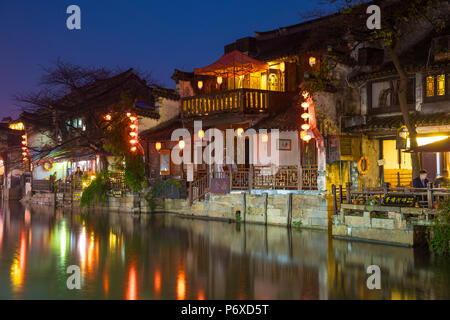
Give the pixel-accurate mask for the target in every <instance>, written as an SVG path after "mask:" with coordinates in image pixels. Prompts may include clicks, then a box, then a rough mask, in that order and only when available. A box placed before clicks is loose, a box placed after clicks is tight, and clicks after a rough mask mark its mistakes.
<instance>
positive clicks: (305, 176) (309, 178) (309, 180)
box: [302, 166, 319, 190]
mask: <svg viewBox="0 0 450 320" xmlns="http://www.w3.org/2000/svg"><path fill="white" fill-rule="evenodd" d="M318 176H319V173H318V168H317V166H310V167H309V168H302V190H317V177H318Z"/></svg>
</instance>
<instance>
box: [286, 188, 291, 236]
mask: <svg viewBox="0 0 450 320" xmlns="http://www.w3.org/2000/svg"><path fill="white" fill-rule="evenodd" d="M286 219H287V221H286V223H287V226H288V228H290V227H291V221H292V193H288V194H287V197H286Z"/></svg>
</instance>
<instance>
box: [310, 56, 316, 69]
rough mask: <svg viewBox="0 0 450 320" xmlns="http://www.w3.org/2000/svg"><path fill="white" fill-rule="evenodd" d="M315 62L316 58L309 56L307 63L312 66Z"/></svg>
mask: <svg viewBox="0 0 450 320" xmlns="http://www.w3.org/2000/svg"><path fill="white" fill-rule="evenodd" d="M315 64H316V58H315V57H309V65H310V66H311V67H312V66H314V65H315Z"/></svg>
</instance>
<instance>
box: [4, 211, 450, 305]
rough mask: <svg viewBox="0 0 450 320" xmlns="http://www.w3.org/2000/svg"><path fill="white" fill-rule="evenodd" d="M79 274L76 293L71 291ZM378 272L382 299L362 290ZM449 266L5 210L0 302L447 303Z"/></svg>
mask: <svg viewBox="0 0 450 320" xmlns="http://www.w3.org/2000/svg"><path fill="white" fill-rule="evenodd" d="M70 265H76V266H78V267H79V268H80V269H79V270H80V271H81V289H80V290H77V289H74V290H69V289H68V287H67V279H68V277H69V276H70V274H68V273H67V268H68V266H70ZM369 265H378V266H379V267H380V270H381V289H380V290H369V289H368V288H367V285H366V281H367V278H368V276H369V275H368V274H367V272H366V271H367V270H366V269H367V267H368V266H369ZM449 298H450V259H449V258H438V257H434V256H432V255H428V254H426V252H423V251H419V250H414V249H411V248H401V247H393V246H387V245H377V244H369V243H358V242H349V241H344V240H333V239H331V238H330V237H329V236H328V234H327V232H324V231H312V230H298V229H291V230H288V229H286V228H283V227H274V226H268V227H265V226H262V225H252V224H247V225H244V224H235V223H227V222H219V221H207V220H200V219H191V218H186V217H179V216H177V215H173V214H155V215H145V216H142V217H135V216H132V215H129V214H117V213H107V212H104V213H101V212H100V213H89V214H85V213H79V212H72V211H70V210H61V209H56V210H55V209H49V208H43V207H30V208H28V207H27V208H25V207H23V206H21V205H20V204H19V203H4V204H3V206H2V210H1V212H0V299H449Z"/></svg>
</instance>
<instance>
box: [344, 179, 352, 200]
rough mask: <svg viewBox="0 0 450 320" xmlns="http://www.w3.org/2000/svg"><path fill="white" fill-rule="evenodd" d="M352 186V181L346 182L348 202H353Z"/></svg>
mask: <svg viewBox="0 0 450 320" xmlns="http://www.w3.org/2000/svg"><path fill="white" fill-rule="evenodd" d="M350 188H351V183H350V182H347V183H346V184H345V192H346V196H347V203H351V202H352V196H351V194H350V192H351V190H350Z"/></svg>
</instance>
